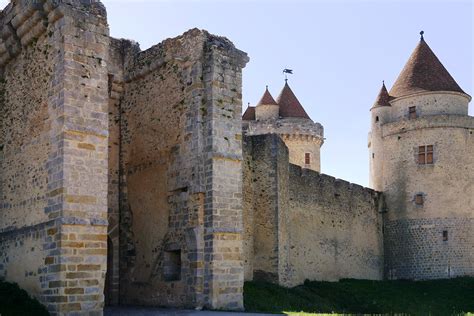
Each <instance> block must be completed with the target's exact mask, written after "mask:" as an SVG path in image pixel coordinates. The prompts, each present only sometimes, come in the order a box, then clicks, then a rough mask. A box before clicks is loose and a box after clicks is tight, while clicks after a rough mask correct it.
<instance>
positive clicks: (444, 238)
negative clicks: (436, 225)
mask: <svg viewBox="0 0 474 316" xmlns="http://www.w3.org/2000/svg"><path fill="white" fill-rule="evenodd" d="M443 241H448V231H447V230H443Z"/></svg>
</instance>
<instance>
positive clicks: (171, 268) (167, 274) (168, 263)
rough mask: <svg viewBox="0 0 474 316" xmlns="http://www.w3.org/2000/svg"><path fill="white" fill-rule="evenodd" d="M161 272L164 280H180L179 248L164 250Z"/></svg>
mask: <svg viewBox="0 0 474 316" xmlns="http://www.w3.org/2000/svg"><path fill="white" fill-rule="evenodd" d="M163 274H164V279H165V281H179V280H181V250H172V251H165V258H164V265H163Z"/></svg>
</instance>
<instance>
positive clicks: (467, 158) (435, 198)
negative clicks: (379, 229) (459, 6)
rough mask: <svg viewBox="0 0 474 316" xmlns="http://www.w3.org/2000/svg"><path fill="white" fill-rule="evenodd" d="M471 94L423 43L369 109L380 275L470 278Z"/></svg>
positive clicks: (473, 270)
mask: <svg viewBox="0 0 474 316" xmlns="http://www.w3.org/2000/svg"><path fill="white" fill-rule="evenodd" d="M470 100H471V97H470V96H469V95H468V94H466V93H465V92H464V91H463V90H462V89H461V88H460V87H459V85H458V84H457V83H456V81H455V80H454V79H453V77H452V76H451V75H450V74H449V72H448V71H447V70H446V68H445V67H444V66H443V65H442V64H441V62H440V61H439V59H438V58H437V57H436V55H435V54H434V53H433V51H432V50H431V48H430V47H429V46H428V44H427V43H426V41H425V40H424V38H423V33H422V37H421V40H420V42H419V43H418V45H417V46H416V48H415V50H414V51H413V53H412V55H411V57H410V59H409V60H408V62H407V64H406V65H405V67H404V68H403V70H402V72H401V73H400V75H399V77H398V78H397V80H396V81H395V83H394V85H393V87H392V89H391V90H390V92H388V93H387V92H386V89H384V87H382V90H381V92H380V94H379V97H378V98H377V101H376V104H375V105H374V106H373V107H372V109H371V115H372V122H371V128H372V130H371V133H370V137H369V152H370V155H371V157H370V158H371V185H372V186H373V188H374V189H376V190H378V191H382V192H383V194H384V197H385V204H386V207H385V208H384V210H385V211H386V213H385V215H384V231H385V234H384V239H385V240H384V244H385V249H386V252H385V274H386V277H388V278H393V279H434V278H449V277H455V276H464V275H469V276H473V275H474V261H473V260H472V245H473V244H474V235H473V234H472V231H473V230H474V137H473V135H472V134H473V132H474V118H473V117H471V116H469V115H468V103H469V101H470Z"/></svg>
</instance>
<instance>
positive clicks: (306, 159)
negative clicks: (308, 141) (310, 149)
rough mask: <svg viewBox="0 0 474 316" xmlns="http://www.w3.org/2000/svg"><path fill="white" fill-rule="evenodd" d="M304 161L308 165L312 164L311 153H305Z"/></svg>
mask: <svg viewBox="0 0 474 316" xmlns="http://www.w3.org/2000/svg"><path fill="white" fill-rule="evenodd" d="M304 163H305V164H306V165H310V164H311V154H310V153H305V154H304Z"/></svg>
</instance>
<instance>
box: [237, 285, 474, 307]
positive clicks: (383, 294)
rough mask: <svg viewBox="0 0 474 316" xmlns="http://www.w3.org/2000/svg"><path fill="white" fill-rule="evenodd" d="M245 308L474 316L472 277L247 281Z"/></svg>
mask: <svg viewBox="0 0 474 316" xmlns="http://www.w3.org/2000/svg"><path fill="white" fill-rule="evenodd" d="M244 303H245V309H246V311H249V312H267V313H287V314H289V315H292V316H303V315H309V314H317V313H320V314H319V315H324V313H329V314H332V313H340V314H345V315H348V314H359V315H360V314H389V315H396V314H398V315H433V316H435V315H443V316H444V315H471V316H474V314H468V313H469V312H471V313H473V312H474V278H457V279H449V280H433V281H367V280H341V281H340V282H305V284H304V285H301V286H297V287H294V288H291V289H289V288H284V287H280V286H277V285H273V284H269V283H258V282H247V283H246V284H245V288H244Z"/></svg>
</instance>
